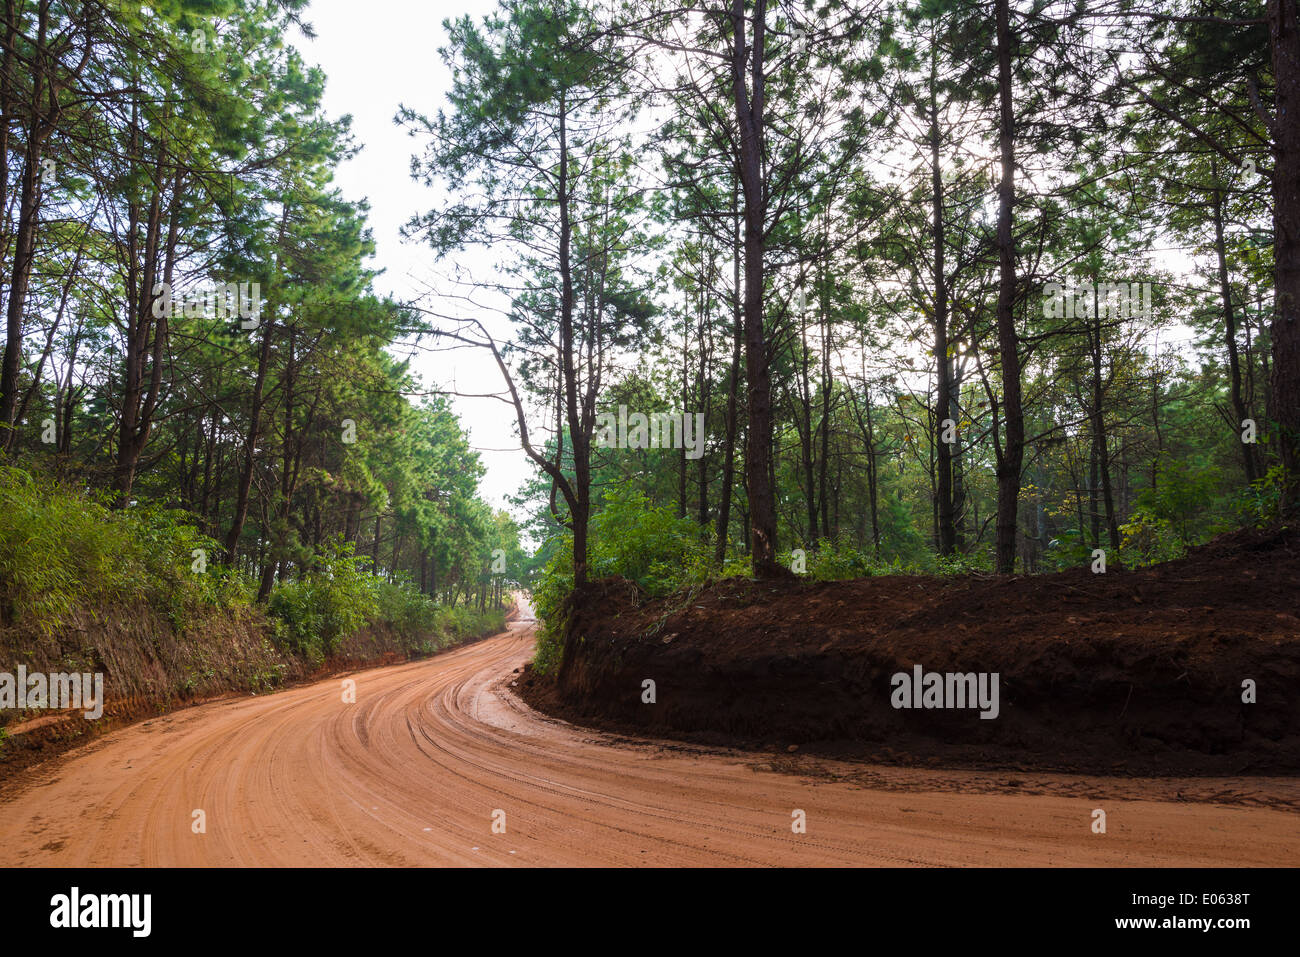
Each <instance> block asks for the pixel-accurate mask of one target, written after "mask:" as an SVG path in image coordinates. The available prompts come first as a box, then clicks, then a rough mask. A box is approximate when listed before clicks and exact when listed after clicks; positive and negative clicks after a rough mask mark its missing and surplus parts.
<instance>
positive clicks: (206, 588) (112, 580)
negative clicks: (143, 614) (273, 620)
mask: <svg viewBox="0 0 1300 957" xmlns="http://www.w3.org/2000/svg"><path fill="white" fill-rule="evenodd" d="M0 514H3V515H4V521H3V523H0V600H3V604H4V618H5V620H6V621H9V622H12V623H13V624H16V625H23V626H26V627H31V628H34V629H36V630H38V631H40V632H42V633H45V634H52V633H53V632H55V631H56V630H57V629H58V628H59V627H60V626H61V625H63V624H64V623H65V622H66V621H67V620H68V618H69V616H71V615H72V614H74V613H75V612H76V611H78V610H95V609H98V608H101V607H102V606H104V605H106V604H127V605H129V604H133V603H137V602H146V603H148V604H150V605H152V606H154V607H156V608H160V609H164V610H166V611H167V613H168V614H169V616H170V617H171V620H172V622H173V624H175V625H176V626H177V627H181V628H183V627H184V626H185V624H186V622H187V621H188V620H190V617H191V616H193V615H195V614H197V613H200V612H202V611H204V610H211V609H212V608H219V607H229V606H232V605H236V604H245V603H247V596H246V592H245V589H244V586H243V584H242V583H241V582H240V580H239V579H238V577H237V576H235V575H234V574H232V573H231V572H229V571H227V570H225V569H222V568H221V567H220V566H217V565H211V564H208V562H209V561H210V560H211V559H212V558H214V557H215V556H216V555H218V554H220V551H219V548H220V546H219V545H218V544H217V543H216V542H215V541H213V540H212V539H210V538H208V537H207V536H206V535H204V534H202V533H201V532H200V531H199V530H198V529H197V528H195V527H194V525H193V524H192V522H193V519H192V518H191V516H189V515H188V513H186V512H183V511H179V510H171V509H162V508H152V507H146V508H133V509H124V510H113V509H110V508H108V507H107V505H106V504H105V500H104V499H103V498H101V497H98V496H95V495H93V494H92V493H90V492H87V491H85V490H83V489H77V488H70V487H68V486H64V485H59V484H58V483H55V482H51V481H48V480H44V479H40V478H37V477H35V476H33V475H31V474H30V473H28V472H25V471H23V470H22V469H16V468H0ZM196 553H199V554H196ZM196 566H197V567H196Z"/></svg>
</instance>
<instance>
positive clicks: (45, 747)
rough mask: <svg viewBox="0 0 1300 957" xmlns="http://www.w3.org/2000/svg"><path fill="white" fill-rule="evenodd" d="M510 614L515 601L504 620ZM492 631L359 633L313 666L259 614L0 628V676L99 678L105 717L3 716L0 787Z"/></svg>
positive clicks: (113, 618) (125, 614) (112, 615)
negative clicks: (180, 711)
mask: <svg viewBox="0 0 1300 957" xmlns="http://www.w3.org/2000/svg"><path fill="white" fill-rule="evenodd" d="M516 613H517V608H516V605H515V603H514V602H513V601H512V603H511V605H510V606H509V608H508V609H507V612H506V617H507V618H509V617H512V616H514V615H515V614H516ZM497 631H498V628H497V627H496V626H495V625H494V626H492V627H489V628H487V629H486V630H484V631H483V633H482V634H478V635H466V636H459V639H458V640H457V639H452V638H451V636H446V635H431V636H429V640H428V641H427V642H424V643H423V645H422V646H421V647H420V648H419V649H415V648H413V646H412V643H411V641H410V640H409V639H404V638H403V637H402V636H401V635H398V634H396V633H394V632H392V631H390V630H389V629H387V628H384V627H370V628H364V629H361V630H359V631H357V632H355V633H354V634H352V635H350V636H348V637H346V638H344V639H343V640H342V641H340V642H339V644H338V647H337V648H336V649H335V651H334V653H333V654H332V655H331V656H330V657H329V659H328V660H326V661H324V662H322V663H319V664H312V663H309V662H308V661H306V660H305V659H303V658H301V657H299V656H296V655H293V654H289V653H287V652H285V651H284V650H282V649H280V648H278V647H276V646H275V645H274V644H273V642H272V640H271V637H270V625H269V623H268V621H267V619H266V617H265V616H263V615H262V614H260V613H258V612H257V611H256V610H255V609H252V608H241V609H235V610H233V611H232V612H229V613H225V614H221V615H213V616H211V617H210V618H208V619H205V620H201V621H195V622H190V623H189V624H187V626H186V627H185V628H181V629H178V628H176V627H175V626H173V624H172V623H171V622H170V621H168V620H167V619H166V618H165V617H164V616H162V615H159V614H158V613H157V612H156V611H154V610H152V609H150V608H147V607H134V608H113V609H105V610H104V611H103V612H101V613H99V614H97V615H94V616H91V615H86V614H80V615H77V616H75V617H74V618H73V620H71V621H70V622H68V623H67V624H66V625H65V626H63V627H61V628H60V629H59V630H58V631H57V632H56V633H55V634H51V635H43V636H36V635H31V634H25V633H22V632H20V631H18V630H17V629H13V628H10V629H0V671H9V672H11V673H12V672H14V671H16V668H17V665H18V664H22V665H24V666H25V668H26V670H27V673H28V674H35V673H42V674H48V673H51V672H75V673H100V674H103V675H104V697H105V701H104V708H103V715H102V716H101V717H100V718H98V719H95V720H87V719H86V718H85V717H84V712H83V710H81V709H73V710H71V711H65V712H59V711H46V710H41V709H29V710H27V711H23V712H15V711H12V710H4V711H0V784H3V779H4V777H6V776H9V775H14V774H16V773H17V772H18V771H20V770H21V769H23V768H26V767H29V766H31V765H33V764H36V763H39V762H41V761H45V760H47V759H49V758H50V757H52V756H54V755H57V754H59V753H61V752H63V751H66V750H67V749H69V748H71V747H73V746H75V745H77V744H79V743H80V742H81V741H82V740H83V739H87V738H90V737H94V736H96V735H101V734H104V733H106V732H108V731H111V730H114V729H115V728H119V727H122V726H123V725H127V724H131V723H133V722H135V721H139V720H142V719H145V718H151V717H157V716H158V715H160V714H165V713H167V712H169V711H173V710H175V709H177V708H184V707H190V706H193V705H196V704H200V703H204V702H208V701H214V700H219V699H221V698H227V697H236V696H241V697H248V696H249V695H259V694H266V693H269V692H272V691H276V690H278V689H280V688H283V687H287V686H291V685H295V684H299V683H301V682H304V681H316V680H319V679H321V678H323V677H326V676H329V675H337V674H344V673H346V672H349V671H353V670H356V669H359V668H367V667H373V666H376V665H384V664H397V663H400V662H405V661H409V660H412V659H416V658H422V657H427V656H428V655H429V654H432V653H434V652H435V651H437V650H441V648H445V647H450V646H451V645H452V644H457V643H463V642H465V641H472V640H475V639H479V638H485V637H487V636H489V635H491V634H495V633H496V632H497Z"/></svg>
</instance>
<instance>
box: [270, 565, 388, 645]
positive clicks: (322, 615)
mask: <svg viewBox="0 0 1300 957" xmlns="http://www.w3.org/2000/svg"><path fill="white" fill-rule="evenodd" d="M367 561H368V559H365V558H362V557H360V556H358V555H354V554H353V546H352V543H351V542H344V541H342V540H339V541H335V542H331V543H329V544H327V545H326V546H325V547H324V548H323V550H322V552H321V554H320V555H319V556H318V557H317V560H316V563H315V565H314V566H313V567H312V568H311V569H309V570H308V571H307V572H306V573H305V574H303V575H302V577H300V578H299V579H297V580H296V581H287V582H281V583H280V584H278V585H276V587H275V588H273V589H272V590H271V595H270V598H269V600H268V604H267V611H268V613H269V614H270V615H271V617H272V618H273V619H274V620H275V626H276V638H277V640H278V641H279V643H280V645H281V647H283V648H285V649H286V650H288V651H290V652H292V653H293V654H296V655H301V656H302V657H304V658H306V659H307V660H308V661H310V662H312V663H313V664H319V663H320V662H322V661H324V660H325V659H326V658H328V657H329V655H330V654H331V653H332V652H333V651H334V649H335V647H336V646H337V645H338V643H339V641H341V640H342V639H344V638H346V637H347V636H349V635H351V634H353V633H354V632H356V631H358V630H359V629H361V628H362V627H364V626H365V625H367V624H370V623H371V622H373V621H374V620H375V619H376V618H377V616H378V611H379V601H378V599H377V597H376V591H377V589H376V583H377V580H376V579H375V576H373V575H371V574H370V573H369V572H368V571H366V570H365V568H364V567H363V563H365V562H367Z"/></svg>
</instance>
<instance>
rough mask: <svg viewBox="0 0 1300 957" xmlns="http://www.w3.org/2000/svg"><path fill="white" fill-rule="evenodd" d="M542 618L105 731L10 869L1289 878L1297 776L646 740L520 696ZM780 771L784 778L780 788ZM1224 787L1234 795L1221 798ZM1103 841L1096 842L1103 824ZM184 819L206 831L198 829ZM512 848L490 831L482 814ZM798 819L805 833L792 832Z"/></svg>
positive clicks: (63, 764) (12, 832) (47, 777)
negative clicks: (1271, 874)
mask: <svg viewBox="0 0 1300 957" xmlns="http://www.w3.org/2000/svg"><path fill="white" fill-rule="evenodd" d="M532 641H533V634H532V623H530V622H520V623H516V624H514V625H512V626H511V629H510V630H509V631H508V632H506V633H504V634H502V635H499V636H497V637H495V638H491V639H487V640H485V641H480V642H477V643H475V644H472V645H468V646H465V647H463V648H459V649H456V650H454V651H451V652H448V653H446V654H443V655H439V656H438V657H435V658H432V659H428V660H424V661H419V662H413V663H409V664H403V665H396V666H391V667H385V668H378V669H374V670H371V671H364V672H358V673H356V674H354V675H352V676H351V677H353V678H354V679H355V680H356V683H357V703H356V704H352V705H349V704H344V703H343V702H342V695H341V687H340V680H339V679H338V678H333V679H330V680H326V681H322V682H318V683H316V684H312V685H306V686H301V687H297V688H292V689H289V690H287V691H284V692H281V693H279V694H275V695H271V696H268V697H260V698H247V699H238V700H223V701H217V702H212V703H210V704H205V705H201V706H199V707H196V708H192V709H188V710H185V711H181V712H176V713H174V714H171V715H167V716H164V717H161V718H157V719H153V720H150V721H147V722H144V723H142V724H138V725H134V726H131V727H128V728H123V729H121V730H119V731H115V732H113V733H111V734H109V735H106V736H105V737H104V738H102V739H100V740H98V741H96V742H93V743H92V744H90V745H88V746H85V747H83V748H80V749H78V750H76V751H73V752H70V753H69V754H68V755H66V756H64V757H62V758H60V759H58V760H56V761H53V762H49V763H47V764H44V765H40V766H36V767H33V768H29V769H27V770H26V771H24V772H22V775H23V780H22V781H20V782H13V783H12V784H11V785H7V786H6V788H5V791H4V793H3V794H0V864H2V865H5V866H14V865H18V866H54V865H67V866H87V865H89V866H107V865H145V866H252V865H264V866H281V865H307V866H313V865H319V866H348V865H396V866H404V865H408V866H409V865H502V866H509V865H581V866H589V865H616V866H620V865H660V866H704V865H715V866H744V865H855V864H859V865H1030V866H1032V865H1100V866H1138V865H1142V866H1150V865H1179V866H1217V865H1283V864H1290V863H1293V862H1294V860H1295V859H1296V857H1297V856H1298V855H1300V813H1297V810H1296V809H1297V808H1300V783H1298V782H1296V781H1295V780H1293V779H1285V778H1236V779H1208V780H1207V779H1200V780H1196V779H1185V780H1165V779H1161V780H1135V779H1106V778H1089V777H1083V776H1066V775H1051V774H1029V775H1026V774H1016V775H1014V776H1012V777H1013V778H1014V780H1009V779H1008V775H1007V774H1006V773H1005V772H1003V773H1000V774H999V773H997V772H977V771H970V772H967V771H950V770H948V771H945V770H928V769H927V770H918V769H910V768H895V767H875V766H864V765H860V764H845V763H841V762H833V761H825V760H817V759H811V758H805V757H804V756H802V755H800V756H797V757H789V756H786V755H781V756H780V757H779V758H777V757H775V756H772V755H764V754H753V753H745V752H737V751H728V750H723V749H716V750H714V749H701V748H695V747H687V746H684V745H679V744H675V743H672V742H664V741H635V740H629V739H626V738H621V737H615V736H611V735H604V734H600V733H597V732H593V731H588V730H584V729H581V728H576V727H574V726H571V725H568V724H566V723H564V722H560V721H556V720H554V719H550V718H547V717H544V716H542V715H539V714H537V713H536V712H534V711H532V710H531V709H529V708H528V707H527V706H526V705H524V704H523V703H522V702H521V701H519V699H518V698H516V697H515V696H514V695H513V694H512V693H511V692H510V691H509V683H510V681H511V680H512V678H513V677H514V670H515V669H517V668H519V667H521V666H522V665H523V663H524V662H525V661H527V660H528V658H529V656H530V654H531V648H532ZM777 771H779V772H781V773H776V772H777ZM1224 795H1230V796H1233V798H1235V799H1239V801H1240V802H1241V803H1234V804H1230V805H1225V804H1223V803H1216V802H1222V800H1223V796H1224ZM1095 807H1102V808H1103V809H1105V810H1106V813H1107V825H1108V833H1107V834H1105V835H1095V834H1093V833H1092V831H1091V821H1092V809H1093V808H1095ZM195 809H202V810H203V811H204V812H205V813H206V821H207V832H206V833H204V834H194V833H192V831H191V821H192V818H191V814H192V812H193V811H194V810H195ZM497 809H500V810H503V811H505V814H506V833H504V834H493V833H492V828H491V825H492V814H493V811H494V810H497ZM795 809H800V810H803V811H805V812H806V814H807V833H806V834H794V833H792V831H791V826H790V825H791V820H792V818H791V815H792V812H793V811H794V810H795Z"/></svg>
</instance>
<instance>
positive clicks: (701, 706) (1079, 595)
mask: <svg viewBox="0 0 1300 957" xmlns="http://www.w3.org/2000/svg"><path fill="white" fill-rule="evenodd" d="M1297 582H1300V535H1298V534H1297V531H1296V530H1295V529H1294V528H1288V529H1281V530H1272V531H1269V532H1260V533H1247V534H1240V535H1236V536H1233V537H1228V538H1224V539H1220V540H1217V541H1216V542H1214V543H1211V544H1210V545H1206V546H1203V547H1201V548H1198V549H1196V550H1194V551H1193V553H1192V554H1190V555H1189V556H1188V557H1187V558H1186V559H1183V560H1180V561H1176V562H1170V563H1167V564H1164V565H1159V566H1154V567H1151V568H1147V569H1141V570H1134V571H1125V570H1117V569H1112V570H1110V571H1109V572H1107V573H1106V574H1104V575H1094V574H1092V573H1091V571H1090V570H1088V569H1086V568H1081V569H1075V570H1071V571H1067V572H1062V573H1059V574H1053V575H1042V576H989V577H979V578H976V577H956V578H931V577H914V576H888V577H879V578H868V579H859V580H855V581H844V582H805V581H798V580H795V581H788V582H784V581H783V582H767V583H755V582H749V581H744V580H727V581H724V582H721V583H718V584H716V585H713V586H711V587H708V588H706V589H704V590H703V591H701V592H698V593H693V594H679V595H674V596H670V597H668V598H664V599H658V600H654V601H643V600H642V599H641V597H640V596H639V594H638V593H637V591H636V589H635V586H633V585H631V584H630V583H627V582H623V581H612V582H611V581H607V582H601V583H597V584H595V585H592V586H591V587H590V588H589V589H588V590H587V591H586V592H585V593H584V594H582V595H580V596H577V600H576V602H575V605H574V613H573V616H572V620H571V631H570V633H569V638H568V641H567V643H566V644H567V647H566V656H565V661H564V664H563V666H562V667H561V668H560V669H559V671H558V673H557V674H556V675H555V676H554V677H551V678H541V677H539V676H537V675H535V674H533V673H532V672H531V671H529V672H527V673H525V675H524V676H523V677H522V678H521V680H520V690H521V692H522V694H523V696H524V697H525V698H526V700H528V701H529V702H530V703H532V704H533V705H534V706H535V707H538V708H539V709H541V710H543V711H547V712H550V713H553V714H558V715H560V716H563V717H566V718H569V719H571V720H574V721H578V722H583V723H587V724H590V725H594V726H600V727H605V728H611V729H617V730H624V731H630V732H638V733H649V734H657V735H667V736H675V737H679V738H684V739H687V740H696V741H702V742H707V743H717V744H724V743H725V744H734V745H738V746H742V747H748V748H758V749H768V750H782V751H785V750H789V749H793V748H800V749H803V750H813V751H816V752H821V753H828V754H834V755H841V756H862V757H867V758H870V759H872V760H875V761H884V762H888V763H900V764H945V765H961V766H970V765H974V766H989V767H1033V768H1038V769H1059V770H1071V771H1073V770H1087V771H1094V772H1096V771H1100V772H1106V773H1155V774H1170V773H1189V774H1240V773H1247V774H1255V773H1288V774H1291V773H1297V772H1300V617H1297V615H1298V614H1300V592H1298V591H1297V587H1296V586H1297ZM917 665H920V666H921V667H922V669H923V671H925V672H930V671H934V672H940V673H947V672H954V673H970V672H974V673H987V674H989V675H992V674H996V675H997V676H998V692H999V700H998V714H997V717H996V718H995V719H982V718H981V717H980V713H979V711H978V710H976V709H972V708H964V709H961V708H957V709H953V708H945V709H927V708H911V709H908V708H896V707H894V706H893V700H892V696H893V694H894V690H895V685H894V682H893V676H894V675H895V674H898V673H905V674H908V675H911V674H912V673H913V670H914V668H915V666H917ZM647 679H649V680H652V681H654V683H655V684H654V692H655V695H654V697H655V700H654V703H647V702H646V701H645V700H644V699H645V698H646V697H647V696H646V694H645V690H644V689H645V685H644V682H645V681H646V680H647ZM1246 680H1250V681H1253V682H1254V683H1255V689H1256V695H1257V699H1256V703H1253V704H1251V703H1245V702H1243V700H1242V697H1243V682H1244V681H1246Z"/></svg>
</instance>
